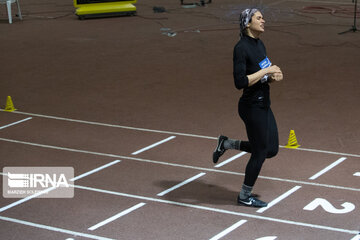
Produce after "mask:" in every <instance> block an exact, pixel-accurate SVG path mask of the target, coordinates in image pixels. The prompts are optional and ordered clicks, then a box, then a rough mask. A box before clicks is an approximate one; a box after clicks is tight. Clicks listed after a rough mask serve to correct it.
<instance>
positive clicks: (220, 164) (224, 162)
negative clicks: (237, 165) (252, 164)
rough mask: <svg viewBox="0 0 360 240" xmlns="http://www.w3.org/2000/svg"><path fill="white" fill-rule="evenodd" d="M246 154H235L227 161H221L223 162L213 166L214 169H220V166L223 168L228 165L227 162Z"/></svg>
mask: <svg viewBox="0 0 360 240" xmlns="http://www.w3.org/2000/svg"><path fill="white" fill-rule="evenodd" d="M246 153H247V152H241V153H239V154H236V155H235V156H233V157H231V158H229V159H227V160H225V161H223V162H221V163H219V164H217V165H215V167H216V168H219V167H222V166H224V165H225V164H228V163H229V162H232V161H234V160H235V159H237V158H239V157H241V156H243V155H245V154H246Z"/></svg>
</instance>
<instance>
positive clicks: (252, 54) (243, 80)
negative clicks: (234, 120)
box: [233, 35, 271, 107]
mask: <svg viewBox="0 0 360 240" xmlns="http://www.w3.org/2000/svg"><path fill="white" fill-rule="evenodd" d="M233 63H234V72H233V74H234V81H235V86H236V88H237V89H239V90H240V89H244V90H243V95H242V96H241V98H240V102H243V103H247V104H249V105H257V106H261V107H267V106H270V86H269V84H268V83H267V82H265V83H262V82H261V81H258V82H257V83H255V84H254V85H252V86H251V87H249V86H248V85H249V79H248V77H247V75H250V74H253V73H255V72H257V71H259V70H260V69H262V68H265V67H269V66H270V65H271V62H270V60H269V59H268V58H267V56H266V49H265V46H264V43H263V42H262V41H261V40H260V39H255V38H252V37H249V36H247V35H244V36H242V37H241V39H240V41H239V42H238V43H237V44H236V45H235V47H234V54H233Z"/></svg>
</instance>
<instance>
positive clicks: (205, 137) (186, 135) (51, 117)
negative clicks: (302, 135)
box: [0, 109, 360, 158]
mask: <svg viewBox="0 0 360 240" xmlns="http://www.w3.org/2000/svg"><path fill="white" fill-rule="evenodd" d="M0 112H6V111H4V110H3V109H0ZM6 113H8V114H20V115H28V116H33V117H41V118H48V119H54V120H61V121H68V122H76V123H82V124H89V125H97V126H103V127H114V128H122V129H128V130H135V131H143V132H153V133H165V134H171V135H178V136H185V137H196V138H204V139H212V140H217V139H218V137H210V136H203V135H196V134H189V133H180V132H172V131H162V130H156V129H146V128H136V127H129V126H122V125H115V124H108V123H100V122H91V121H85V120H78V119H71V118H64V117H56V116H48V115H42V114H36V113H26V112H19V111H14V112H11V113H9V112H6ZM279 147H280V148H285V146H281V145H279ZM286 149H287V148H286ZM288 150H289V149H288ZM291 150H292V149H291ZM294 150H298V151H308V152H319V153H326V154H332V155H340V156H348V157H357V158H360V154H351V153H340V152H332V151H325V150H318V149H309V148H296V149H294Z"/></svg>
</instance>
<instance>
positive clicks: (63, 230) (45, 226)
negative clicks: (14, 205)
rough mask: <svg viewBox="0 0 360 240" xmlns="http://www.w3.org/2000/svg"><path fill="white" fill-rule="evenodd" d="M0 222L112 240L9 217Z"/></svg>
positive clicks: (0, 218)
mask: <svg viewBox="0 0 360 240" xmlns="http://www.w3.org/2000/svg"><path fill="white" fill-rule="evenodd" d="M0 220H3V221H7V222H13V223H19V224H22V225H26V226H31V227H36V228H41V229H45V230H48V231H53V232H61V233H66V234H69V235H72V236H74V235H75V236H79V237H85V238H90V239H98V240H112V239H111V238H105V237H100V236H96V235H92V234H87V233H81V232H74V231H71V230H67V229H63V228H57V227H51V226H47V225H43V224H38V223H33V222H28V221H23V220H19V219H15V218H9V217H3V216H0Z"/></svg>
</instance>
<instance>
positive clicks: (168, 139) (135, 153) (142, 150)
mask: <svg viewBox="0 0 360 240" xmlns="http://www.w3.org/2000/svg"><path fill="white" fill-rule="evenodd" d="M174 138H176V137H175V136H171V137H168V138H166V139H164V140H161V141H159V142H157V143H154V144H151V145H150V146H147V147H144V148H142V149H140V150H138V151H136V152H133V153H132V154H131V155H137V154H139V153H142V152H145V151H147V150H149V149H151V148H154V147H156V146H158V145H160V144H163V143H165V142H168V141H170V140H172V139H174Z"/></svg>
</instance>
